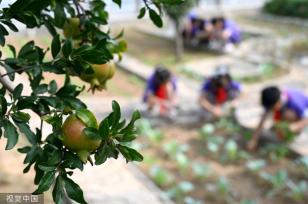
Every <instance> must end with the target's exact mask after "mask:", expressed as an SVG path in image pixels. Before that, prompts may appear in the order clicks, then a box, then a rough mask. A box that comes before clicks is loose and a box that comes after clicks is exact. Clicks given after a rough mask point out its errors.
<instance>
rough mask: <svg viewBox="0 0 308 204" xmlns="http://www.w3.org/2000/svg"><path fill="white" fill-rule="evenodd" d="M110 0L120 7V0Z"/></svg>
mask: <svg viewBox="0 0 308 204" xmlns="http://www.w3.org/2000/svg"><path fill="white" fill-rule="evenodd" d="M112 1H113V2H114V3H116V4H118V6H119V7H120V8H121V4H122V0H112Z"/></svg>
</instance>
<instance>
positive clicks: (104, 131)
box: [99, 118, 110, 139]
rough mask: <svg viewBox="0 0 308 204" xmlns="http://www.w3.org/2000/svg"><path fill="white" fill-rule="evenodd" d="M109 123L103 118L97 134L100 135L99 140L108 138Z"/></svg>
mask: <svg viewBox="0 0 308 204" xmlns="http://www.w3.org/2000/svg"><path fill="white" fill-rule="evenodd" d="M109 131H110V128H109V122H108V118H105V119H104V120H103V121H102V122H101V123H100V125H99V134H100V135H101V138H103V139H104V138H108V136H109Z"/></svg>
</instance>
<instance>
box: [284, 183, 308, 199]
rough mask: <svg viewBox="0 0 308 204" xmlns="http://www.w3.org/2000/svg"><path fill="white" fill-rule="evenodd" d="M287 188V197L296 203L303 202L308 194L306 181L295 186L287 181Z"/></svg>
mask: <svg viewBox="0 0 308 204" xmlns="http://www.w3.org/2000/svg"><path fill="white" fill-rule="evenodd" d="M287 186H288V188H289V190H290V191H289V192H288V196H289V197H290V198H292V199H294V200H295V201H297V202H301V201H304V199H305V195H307V193H308V185H307V182H306V181H300V182H299V183H298V184H295V183H294V182H293V181H291V180H289V181H288V182H287Z"/></svg>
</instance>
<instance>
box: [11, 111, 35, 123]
mask: <svg viewBox="0 0 308 204" xmlns="http://www.w3.org/2000/svg"><path fill="white" fill-rule="evenodd" d="M12 118H13V120H14V121H17V122H23V123H26V122H28V121H29V120H30V118H31V116H30V115H29V114H28V113H24V112H21V111H18V112H15V113H13V114H12Z"/></svg>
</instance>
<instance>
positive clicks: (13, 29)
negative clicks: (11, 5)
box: [1, 21, 18, 32]
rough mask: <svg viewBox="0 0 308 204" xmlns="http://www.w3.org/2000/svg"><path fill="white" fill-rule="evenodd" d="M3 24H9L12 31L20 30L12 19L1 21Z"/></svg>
mask: <svg viewBox="0 0 308 204" xmlns="http://www.w3.org/2000/svg"><path fill="white" fill-rule="evenodd" d="M1 22H2V23H3V24H5V25H7V26H8V27H9V28H10V29H11V30H12V31H14V32H18V29H17V27H16V26H15V25H14V24H13V23H12V22H10V21H1Z"/></svg>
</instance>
